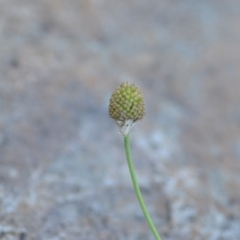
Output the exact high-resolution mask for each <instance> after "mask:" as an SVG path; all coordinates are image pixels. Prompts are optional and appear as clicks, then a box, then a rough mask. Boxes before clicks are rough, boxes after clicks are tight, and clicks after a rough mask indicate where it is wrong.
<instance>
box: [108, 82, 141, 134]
mask: <svg viewBox="0 0 240 240" xmlns="http://www.w3.org/2000/svg"><path fill="white" fill-rule="evenodd" d="M109 115H110V117H111V118H113V119H114V120H115V122H116V123H117V125H118V127H119V131H120V133H121V134H122V135H123V136H126V135H127V134H128V132H129V131H130V129H131V128H132V126H133V125H134V124H135V123H136V122H137V121H139V120H141V119H142V118H143V116H144V115H145V105H144V97H143V94H142V92H141V90H140V88H138V87H137V86H135V85H134V84H132V85H130V84H129V83H128V82H126V83H122V84H121V85H120V86H118V87H117V88H116V89H115V91H114V92H113V94H112V97H111V99H110V104H109Z"/></svg>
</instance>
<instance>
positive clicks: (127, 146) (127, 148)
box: [124, 135, 161, 240]
mask: <svg viewBox="0 0 240 240" xmlns="http://www.w3.org/2000/svg"><path fill="white" fill-rule="evenodd" d="M124 146H125V151H126V157H127V162H128V167H129V171H130V174H131V178H132V182H133V186H134V189H135V192H136V195H137V198H138V201H139V203H140V206H141V208H142V211H143V213H144V216H145V218H146V220H147V222H148V225H149V227H150V228H151V230H152V233H153V235H154V236H155V239H156V240H161V237H160V236H159V234H158V232H157V230H156V228H155V226H154V223H153V221H152V219H151V217H150V215H149V213H148V210H147V208H146V206H145V203H144V201H143V197H142V194H141V191H140V188H139V186H138V182H137V178H136V174H135V170H134V166H133V163H132V158H131V150H130V140H129V135H127V136H125V137H124Z"/></svg>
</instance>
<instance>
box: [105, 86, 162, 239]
mask: <svg viewBox="0 0 240 240" xmlns="http://www.w3.org/2000/svg"><path fill="white" fill-rule="evenodd" d="M109 115H110V117H111V118H113V120H114V121H115V122H116V124H117V126H118V128H119V132H120V133H121V134H122V135H123V137H124V146H125V152H126V158H127V162H128V167H129V171H130V175H131V178H132V182H133V186H134V189H135V192H136V195H137V198H138V201H139V204H140V206H141V208H142V211H143V214H144V216H145V218H146V220H147V222H148V225H149V227H150V229H151V230H152V233H153V235H154V237H155V239H156V240H161V237H160V236H159V234H158V232H157V230H156V227H155V226H154V223H153V221H152V219H151V217H150V215H149V213H148V211H147V208H146V206H145V203H144V200H143V197H142V194H141V190H140V188H139V185H138V182H137V178H136V174H135V170H134V166H133V163H132V157H131V150H130V139H129V131H130V130H131V128H132V127H133V125H134V124H135V123H136V122H137V121H139V120H141V119H142V118H143V117H144V115H145V104H144V97H143V94H142V92H141V90H140V88H139V87H137V86H135V85H134V84H129V83H128V82H125V83H122V84H121V85H120V86H118V87H117V88H116V89H115V91H114V92H113V94H112V96H111V98H110V104H109Z"/></svg>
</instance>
